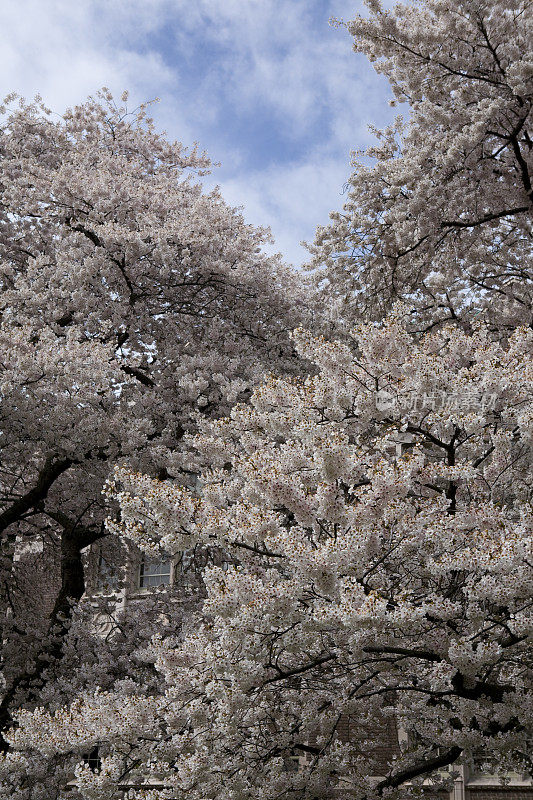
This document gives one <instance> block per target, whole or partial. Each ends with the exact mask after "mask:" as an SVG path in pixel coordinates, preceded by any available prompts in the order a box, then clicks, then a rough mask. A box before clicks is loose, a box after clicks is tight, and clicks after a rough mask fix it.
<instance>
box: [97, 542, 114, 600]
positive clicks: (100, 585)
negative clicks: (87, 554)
mask: <svg viewBox="0 0 533 800" xmlns="http://www.w3.org/2000/svg"><path fill="white" fill-rule="evenodd" d="M118 584H119V579H118V575H117V571H116V569H114V568H113V567H112V566H111V564H110V563H109V562H108V561H107V559H105V558H104V556H103V555H102V550H101V549H100V551H99V553H98V570H97V573H96V591H97V592H103V593H104V594H108V593H113V592H116V591H117V590H118Z"/></svg>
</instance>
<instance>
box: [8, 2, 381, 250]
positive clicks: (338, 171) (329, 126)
mask: <svg viewBox="0 0 533 800" xmlns="http://www.w3.org/2000/svg"><path fill="white" fill-rule="evenodd" d="M362 10H364V9H363V3H362V0H1V2H0V94H1V96H2V97H3V96H5V95H6V94H7V93H8V92H11V91H16V92H18V93H19V94H21V95H23V96H24V97H26V98H27V99H30V98H32V97H33V96H34V95H35V94H36V93H37V92H38V93H40V94H41V95H42V97H43V98H44V100H45V102H46V103H47V105H49V106H50V107H51V108H52V109H53V110H54V111H56V112H58V113H59V114H60V113H61V112H62V111H64V109H65V108H66V107H67V106H70V105H73V104H76V103H79V102H80V101H82V100H83V99H84V98H85V97H86V96H87V95H89V94H91V93H94V92H95V91H97V90H98V89H99V88H100V87H102V86H107V87H109V88H110V89H111V91H112V92H113V93H114V94H116V95H117V97H120V94H121V93H122V91H123V90H124V89H128V90H129V91H130V97H131V101H133V103H137V102H141V101H144V100H149V99H152V98H155V97H158V98H160V102H159V103H158V104H157V105H156V106H155V107H153V116H154V117H155V119H156V122H157V125H158V127H159V128H161V129H164V130H166V131H167V133H168V135H169V137H171V138H172V139H175V138H177V139H180V140H181V141H183V142H185V143H186V144H190V143H192V142H193V141H198V142H199V143H200V144H201V146H202V148H205V149H207V151H208V153H209V154H210V156H211V157H212V159H213V160H215V161H217V162H220V164H221V166H220V167H219V168H217V169H216V171H215V174H214V176H213V181H212V182H216V183H218V184H220V186H221V187H222V192H223V194H224V197H225V198H226V200H227V201H228V202H229V203H230V204H231V205H236V206H243V213H244V215H245V218H246V219H247V221H249V222H252V223H254V224H258V225H269V226H270V227H271V229H272V232H273V234H274V237H275V240H276V246H275V248H274V249H275V250H276V251H280V252H282V253H283V255H284V257H285V259H286V260H287V261H290V262H292V263H294V264H300V263H302V262H303V261H305V259H306V251H305V250H304V249H303V248H302V247H301V246H300V242H301V240H303V239H304V240H307V241H310V240H312V239H313V236H314V230H315V228H316V226H317V225H319V224H325V223H327V220H328V214H329V212H330V211H331V210H333V209H336V208H340V207H341V206H342V202H343V196H342V191H343V184H344V182H345V181H346V179H347V177H348V175H349V172H350V167H349V157H350V151H351V150H353V149H358V148H363V147H365V146H366V145H368V144H369V143H370V142H371V140H372V137H371V134H370V133H369V131H368V125H369V124H375V125H378V126H382V125H384V124H386V123H387V122H388V121H389V120H391V119H392V116H393V112H392V109H390V108H389V106H388V99H389V98H390V94H389V91H388V87H387V84H386V82H385V81H384V79H383V78H381V77H379V76H377V75H376V74H375V73H374V71H373V70H372V68H371V67H370V65H369V64H368V63H367V62H366V60H365V58H364V57H362V56H360V55H356V54H354V53H353V52H352V49H351V39H350V36H349V35H348V33H347V32H346V30H345V29H343V28H335V27H331V26H330V25H329V24H328V23H329V19H330V18H331V17H336V18H342V19H345V20H349V19H351V18H353V16H354V15H355V14H356V13H358V12H361V11H362Z"/></svg>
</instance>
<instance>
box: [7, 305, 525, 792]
mask: <svg viewBox="0 0 533 800" xmlns="http://www.w3.org/2000/svg"><path fill="white" fill-rule="evenodd" d="M409 325H410V314H409V313H408V310H407V309H405V308H399V309H397V311H396V312H395V313H393V314H392V315H390V316H389V317H388V318H387V320H385V322H384V323H382V324H380V325H378V326H376V325H375V324H365V325H360V326H359V327H358V328H357V329H356V330H355V331H354V332H353V341H352V346H351V347H350V346H349V345H348V344H346V343H342V344H341V343H337V344H335V343H330V342H328V341H326V340H325V339H323V338H320V337H319V338H317V337H313V336H312V335H311V334H309V333H306V332H304V331H302V330H299V331H297V332H296V333H295V334H294V338H295V342H296V345H297V347H298V349H299V351H300V353H301V355H302V356H304V357H305V358H308V359H312V360H313V361H314V363H315V364H316V365H317V368H318V374H317V375H315V376H312V377H308V378H307V379H302V380H295V379H281V378H274V377H270V378H267V379H266V380H265V381H264V383H263V384H262V385H261V386H260V387H259V388H258V389H257V390H256V391H255V393H254V394H253V396H252V399H251V403H250V404H246V405H244V404H241V405H238V406H236V407H235V408H234V410H233V411H232V412H231V415H230V416H229V417H228V418H226V419H224V420H220V421H216V422H211V423H209V424H207V423H206V424H205V430H204V431H203V432H202V433H200V434H198V435H197V436H196V437H195V445H196V447H197V448H198V450H199V452H200V453H201V454H202V456H203V458H205V459H206V460H208V461H209V462H210V463H211V464H212V468H211V469H210V470H208V471H206V472H204V473H203V475H202V489H201V493H200V494H199V493H198V491H196V492H192V491H191V490H189V489H187V488H185V487H181V488H180V487H177V486H176V485H174V484H172V483H171V482H169V481H160V480H157V479H153V478H148V477H146V476H143V475H141V474H139V473H132V472H131V471H128V470H124V469H121V470H117V472H116V475H115V478H114V480H113V482H112V484H111V485H110V487H109V491H111V492H112V493H113V494H115V495H116V496H117V498H118V500H119V502H120V506H121V512H122V513H121V521H120V522H116V523H109V524H110V526H111V527H112V529H114V530H115V531H116V532H118V533H120V534H121V535H122V536H126V537H129V538H131V539H133V540H134V541H135V542H136V543H137V544H138V545H139V546H141V547H142V548H144V549H145V550H146V551H148V552H154V553H155V552H157V550H158V548H164V550H165V551H169V552H176V551H181V550H183V549H185V548H191V547H192V546H194V545H196V544H198V543H202V544H204V545H210V546H218V547H220V548H222V549H223V550H224V551H225V553H226V554H227V556H226V558H227V563H226V566H225V567H224V568H223V567H216V566H213V567H210V568H208V569H207V570H206V571H205V573H204V579H205V583H206V588H207V599H206V601H205V603H204V605H203V608H202V610H201V613H197V614H196V616H195V615H194V614H193V616H192V617H191V619H190V622H189V625H188V626H187V630H184V631H182V632H181V634H180V635H179V637H176V638H172V637H171V638H169V637H165V636H164V635H158V634H157V633H156V635H155V636H154V637H153V640H152V643H151V647H150V653H151V659H152V663H153V664H154V665H155V667H156V669H157V671H158V672H159V673H160V674H161V676H162V677H163V679H164V683H165V686H166V691H165V692H164V693H163V694H159V695H157V694H153V693H152V694H149V695H148V696H147V694H146V693H145V692H143V691H142V689H141V687H140V686H139V687H133V686H132V687H131V690H130V692H129V693H128V694H127V696H126V697H123V696H122V695H121V693H120V691H118V690H117V689H116V688H114V687H111V688H110V689H109V690H108V691H105V692H104V691H99V690H97V691H86V692H84V693H81V694H80V696H79V697H78V698H77V700H76V701H75V702H74V703H73V704H70V705H69V706H67V707H64V708H58V709H57V710H50V709H47V708H39V709H38V710H37V711H35V712H33V713H31V712H29V711H28V712H24V711H21V712H19V714H18V715H17V723H18V727H17V728H16V729H15V730H13V732H12V733H11V734H10V735H9V738H10V741H11V742H12V745H13V753H12V754H11V755H10V756H9V757H8V758H7V759H6V760H5V761H4V765H3V769H4V771H6V770H10V771H11V774H14V772H16V770H20V771H22V772H23V771H24V770H26V771H27V772H30V771H31V765H32V763H33V762H32V759H33V758H35V759H36V760H37V761H38V760H39V759H45V760H46V759H49V760H50V759H51V758H58V757H59V756H61V757H62V758H63V759H66V760H69V759H70V763H71V765H72V769H73V770H75V772H76V776H77V777H76V780H75V783H76V785H77V787H78V789H79V792H80V795H81V797H84V798H104V797H105V798H111V797H114V796H115V794H113V792H117V791H118V786H119V785H120V784H121V782H122V783H124V782H126V783H127V782H128V779H127V778H128V776H130V778H131V775H132V771H133V770H137V773H136V776H137V780H138V781H141V782H142V781H149V780H152V782H156V783H158V784H159V785H160V786H163V787H166V788H167V789H168V792H166V793H162V794H161V793H160V794H158V795H157V796H158V797H167V796H168V797H188V798H193V800H195V799H196V798H198V800H199V799H200V798H211V797H212V798H215V797H217V798H223V800H226V798H234V797H250V798H252V797H254V798H261V799H262V800H263V798H264V799H265V800H266V798H269V799H270V798H278V797H285V796H286V797H292V796H294V797H305V798H314V797H323V796H325V795H326V794H327V792H328V791H330V790H331V789H332V788H335V789H336V790H337V791H338V796H340V797H342V798H363V797H378V796H381V795H383V794H386V795H387V796H396V795H395V792H394V790H395V789H399V790H401V796H404V795H405V792H406V791H407V789H406V787H405V784H406V783H410V784H411V785H412V786H413V787H414V788H412V789H411V790H410V791H415V790H416V786H417V784H418V783H419V782H420V781H421V780H422V779H424V778H427V777H428V776H429V777H430V778H432V779H433V780H434V781H435V782H436V783H435V785H436V786H438V781H439V774H438V771H439V770H443V769H444V768H445V767H446V766H447V765H449V764H452V763H453V762H454V761H456V760H457V759H458V758H459V756H462V757H463V758H465V759H467V760H468V759H471V758H472V757H473V756H474V755H475V754H476V752H480V751H481V752H483V754H484V756H485V758H487V759H490V758H492V759H494V760H496V761H497V763H498V764H499V767H500V768H501V769H511V768H512V769H518V770H520V771H527V770H530V769H531V753H530V740H531V736H532V733H533V730H532V722H531V721H532V719H533V695H532V692H531V685H532V680H531V679H532V675H531V639H532V632H533V614H532V611H533V606H532V602H531V591H532V588H533V560H532V557H533V553H532V549H533V539H532V536H531V531H532V530H533V528H532V521H533V520H532V506H531V485H532V475H531V464H532V459H531V455H532V431H533V427H532V421H533V417H532V392H531V387H532V386H533V380H532V378H533V372H532V366H531V365H532V360H531V355H532V349H533V337H532V334H531V331H528V330H527V329H526V328H525V327H521V328H517V329H516V330H515V331H514V333H513V334H512V336H511V337H510V338H509V340H508V342H507V343H506V345H505V346H503V345H502V344H501V343H499V342H494V341H493V337H492V334H491V330H490V326H489V325H487V324H486V323H485V322H478V324H477V326H476V329H475V330H474V331H473V332H471V333H466V332H463V331H461V330H459V329H458V328H457V327H456V326H453V327H452V326H446V327H443V328H440V329H439V330H434V331H432V332H430V333H427V334H426V335H424V336H423V337H422V338H421V339H420V340H419V341H418V342H417V343H416V344H413V337H412V335H411V334H410V333H409V332H408V329H409ZM451 386H453V390H452V389H450V387H451ZM391 717H392V718H394V719H395V720H396V721H397V723H398V725H399V726H400V727H401V729H402V730H403V733H404V739H405V742H404V744H403V745H402V748H401V749H400V750H399V751H398V753H397V754H396V756H395V757H394V758H393V759H392V760H391V761H390V763H389V764H387V765H386V766H383V765H381V766H380V769H379V771H378V770H377V768H376V762H375V759H374V753H375V748H376V737H377V736H378V735H379V726H378V728H376V721H381V722H383V721H386V720H387V719H389V718H391ZM343 720H344V721H346V720H348V721H351V722H352V724H351V726H350V736H349V737H348V738H346V737H344V738H343V737H342V736H340V735H339V731H340V728H341V724H342V722H343ZM95 742H98V743H99V744H100V745H101V748H102V753H103V754H105V755H103V756H102V768H101V771H100V772H94V771H92V770H91V769H90V768H89V767H88V766H86V765H84V763H83V762H82V761H81V758H80V753H82V752H86V751H87V750H88V749H90V746H92V745H93V744H94V743H95ZM296 757H298V758H299V769H297V770H295V769H293V768H292V767H293V766H294V763H295V762H294V759H295V758H296ZM76 760H77V761H78V766H77V767H74V764H75V762H76ZM376 773H377V774H378V777H377V778H376V777H374V776H375V775H376ZM136 796H137V795H136ZM147 796H150V797H151V796H152V795H147ZM153 796H154V797H155V796H156V795H155V794H154V795H153ZM398 796H400V795H399V794H398Z"/></svg>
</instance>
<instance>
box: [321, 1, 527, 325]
mask: <svg viewBox="0 0 533 800" xmlns="http://www.w3.org/2000/svg"><path fill="white" fill-rule="evenodd" d="M367 6H368V9H369V14H367V15H366V16H360V17H356V18H355V19H354V20H353V21H352V22H349V23H348V24H347V28H348V31H349V32H350V33H351V34H352V36H353V39H354V49H355V51H356V52H360V53H364V54H365V55H367V56H368V58H369V59H370V60H371V61H372V62H373V63H374V66H375V68H376V70H377V71H378V72H379V73H381V74H382V75H384V76H386V78H387V79H388V80H389V82H390V86H391V89H392V91H393V93H394V97H395V100H394V101H392V102H393V104H395V103H400V104H407V106H406V109H407V119H403V117H401V116H400V117H398V118H397V120H396V121H395V123H394V124H393V125H391V126H389V127H388V128H386V129H385V130H381V131H380V130H376V131H375V133H376V137H377V141H376V144H375V145H374V146H372V147H371V148H370V149H369V150H367V151H366V152H364V153H361V152H358V153H356V154H355V155H354V164H353V166H354V172H353V173H352V175H351V177H350V179H349V181H348V184H347V185H348V199H347V201H346V203H345V205H344V208H343V210H342V211H340V212H335V213H333V214H332V215H331V218H332V221H331V222H330V224H329V225H326V226H324V227H322V228H319V229H318V232H317V238H316V241H315V244H314V246H313V248H312V250H313V253H314V257H313V260H312V265H313V266H314V267H318V268H319V278H320V280H321V281H322V284H323V288H324V293H325V298H326V300H327V302H328V303H330V304H332V305H333V306H334V307H335V309H336V312H337V314H338V315H339V316H340V317H341V319H344V320H346V319H351V320H354V319H357V318H358V317H359V316H360V315H361V314H363V315H364V314H369V315H370V316H371V317H372V318H374V319H379V318H381V317H382V315H383V314H384V313H385V312H386V310H387V309H388V308H390V306H391V303H392V302H394V301H395V300H396V299H398V298H400V299H405V300H408V301H409V302H412V303H413V304H415V305H416V308H417V309H418V312H419V313H418V315H417V317H416V320H417V322H416V325H415V326H414V327H418V329H425V328H427V327H428V326H429V325H433V324H435V323H436V322H438V321H443V320H450V319H451V320H457V319H459V320H464V319H465V318H468V311H469V310H472V309H475V310H476V311H479V309H481V308H485V309H487V310H489V311H491V316H492V323H493V324H495V325H498V326H502V325H503V326H506V325H509V324H510V325H511V327H512V326H513V325H514V324H515V323H516V320H519V321H520V323H521V324H527V325H529V324H531V301H532V295H531V280H532V278H531V210H532V208H533V189H532V180H533V177H532V171H533V163H532V159H533V145H532V140H531V135H532V134H531V107H532V99H533V95H532V80H531V78H532V65H531V52H532V47H533V33H532V25H531V18H532V15H531V4H530V2H529V0H517V1H515V0H511V1H509V0H490V2H484V1H483V0H459V1H458V2H454V3H447V2H445V0H423V2H416V3H411V4H407V5H396V6H395V7H394V9H393V10H387V9H385V8H383V7H382V4H381V2H380V1H379V0H368V2H367ZM361 156H364V158H361Z"/></svg>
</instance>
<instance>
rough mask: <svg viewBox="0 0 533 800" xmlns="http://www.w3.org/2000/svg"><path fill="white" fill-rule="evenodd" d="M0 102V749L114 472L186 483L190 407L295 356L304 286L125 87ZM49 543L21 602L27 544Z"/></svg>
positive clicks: (78, 576)
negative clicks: (66, 106) (47, 100)
mask: <svg viewBox="0 0 533 800" xmlns="http://www.w3.org/2000/svg"><path fill="white" fill-rule="evenodd" d="M1 113H2V122H1V128H0V151H1V168H0V169H1V172H0V225H1V233H0V289H1V293H0V415H1V420H2V421H1V424H0V459H1V460H0V464H1V470H2V471H1V474H0V532H1V534H2V541H1V544H2V562H1V564H0V568H1V576H0V577H1V580H0V587H1V588H0V594H1V607H2V625H3V632H2V642H3V645H4V653H3V659H2V661H3V674H4V680H5V686H4V691H3V692H2V698H1V700H0V748H3V749H6V748H8V747H9V745H8V742H7V741H6V740H5V739H4V738H3V732H4V731H5V729H6V727H9V726H10V725H11V724H12V711H13V708H16V707H17V706H19V705H21V704H22V705H24V704H25V703H30V704H31V702H35V699H36V698H37V697H38V696H43V692H44V696H47V695H46V691H45V684H46V681H47V676H48V677H49V676H50V675H51V670H52V666H53V664H54V663H55V661H57V659H60V658H62V656H63V655H64V653H65V646H64V639H65V636H66V635H67V630H68V627H69V618H70V616H71V611H72V607H73V603H75V602H77V601H79V600H80V598H81V597H82V595H83V593H84V590H85V574H84V564H83V551H84V549H86V548H87V547H88V546H89V545H90V544H92V543H94V542H95V541H97V540H98V539H100V538H101V537H103V536H104V535H105V534H106V531H105V529H104V526H103V520H104V516H105V513H108V511H107V512H106V511H105V509H104V507H105V500H104V498H103V497H102V494H101V490H102V486H103V484H104V481H105V480H106V478H107V476H108V474H109V471H110V469H111V468H112V465H113V464H114V463H116V462H121V463H124V464H125V463H128V464H130V466H131V467H132V468H134V469H142V470H143V471H145V472H146V473H147V474H151V475H160V476H162V477H168V478H173V479H175V480H178V481H181V482H183V481H186V480H187V476H190V475H191V474H192V473H194V472H195V470H196V469H197V465H196V464H195V461H194V459H193V458H191V457H190V456H189V455H187V454H184V452H183V447H182V440H183V435H184V433H185V432H186V431H194V430H195V428H196V425H197V419H198V418H206V417H211V416H217V415H219V414H224V413H227V412H228V410H229V409H230V408H231V406H232V405H233V403H234V402H235V401H236V400H237V399H240V400H242V399H245V398H246V397H247V396H248V394H249V393H250V391H251V387H252V386H253V384H254V383H255V382H257V380H258V379H259V377H260V376H261V375H262V374H263V373H264V371H265V370H266V369H271V368H272V365H276V369H279V370H281V371H282V372H283V371H286V370H289V371H290V370H294V369H295V358H294V348H293V345H292V344H291V342H290V340H289V336H288V332H289V331H290V330H291V329H292V328H293V327H294V325H295V324H297V322H298V320H301V319H302V318H303V317H302V314H303V313H304V309H303V305H302V303H303V302H304V300H305V296H304V291H303V288H302V284H301V282H300V281H299V279H298V278H297V277H296V276H295V275H294V274H293V273H292V272H291V271H290V270H289V269H288V268H286V267H285V266H284V265H283V264H282V263H281V261H280V258H279V257H267V256H266V255H265V254H264V253H263V252H262V250H261V248H262V245H263V244H264V243H265V241H266V240H267V239H268V232H267V231H265V230H259V229H253V228H252V227H250V226H248V225H246V224H245V223H244V221H243V219H242V216H241V215H240V214H239V212H238V211H237V210H235V209H232V208H230V207H229V206H227V205H226V204H225V203H224V201H223V199H222V197H221V196H220V193H219V191H218V189H214V190H213V191H210V192H206V191H204V190H203V188H202V185H201V180H200V179H201V177H202V176H203V175H205V174H206V173H207V172H208V170H209V167H210V162H209V159H208V158H207V156H206V155H205V154H203V153H201V152H199V151H198V149H197V148H196V147H195V148H193V149H190V150H189V149H187V148H185V147H184V146H183V145H182V144H180V143H178V142H174V143H171V142H169V141H168V140H167V139H166V138H165V136H163V135H160V134H158V133H157V132H156V130H155V128H154V124H153V122H152V121H151V120H150V119H149V118H148V116H147V110H146V108H145V107H141V108H139V109H136V110H134V111H129V110H128V108H127V96H126V95H124V97H123V98H122V103H121V104H119V105H116V104H115V102H114V100H113V98H112V97H111V95H110V94H109V92H107V90H104V91H103V92H101V93H100V94H99V96H98V97H97V98H96V99H89V100H88V101H87V102H86V103H84V104H83V105H80V106H78V107H76V108H74V109H72V110H69V111H67V112H66V113H65V114H64V115H63V117H60V118H58V117H57V116H54V115H52V114H51V112H50V111H49V110H48V109H46V108H45V107H44V106H43V105H42V104H41V103H40V101H38V100H37V101H36V102H35V103H32V104H27V103H25V102H23V101H22V100H20V101H18V100H17V98H16V97H10V98H7V100H6V101H5V104H4V106H3V107H2V109H1ZM39 547H40V548H41V550H42V555H41V556H40V557H39V558H38V557H37V556H36V554H35V552H34V553H33V555H32V558H33V576H32V577H33V579H34V580H35V585H34V589H33V590H32V592H30V595H29V596H28V575H27V574H26V573H27V567H28V558H26V557H21V554H22V555H23V554H24V553H26V554H27V553H28V551H29V550H30V551H31V550H33V551H35V549H36V548H39ZM50 573H53V576H54V580H52V581H48V582H47V580H48V576H49V574H50ZM56 574H57V577H55V576H56ZM58 578H59V583H58ZM54 582H55V584H56V585H55V591H54ZM45 590H46V591H47V592H48V593H49V595H50V593H51V595H50V596H49V597H48V598H43V596H42V595H43V593H44V592H45ZM34 599H35V602H34ZM45 599H46V602H44V601H45ZM69 646H70V645H69ZM51 665H52V666H51ZM78 688H79V687H78Z"/></svg>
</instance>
